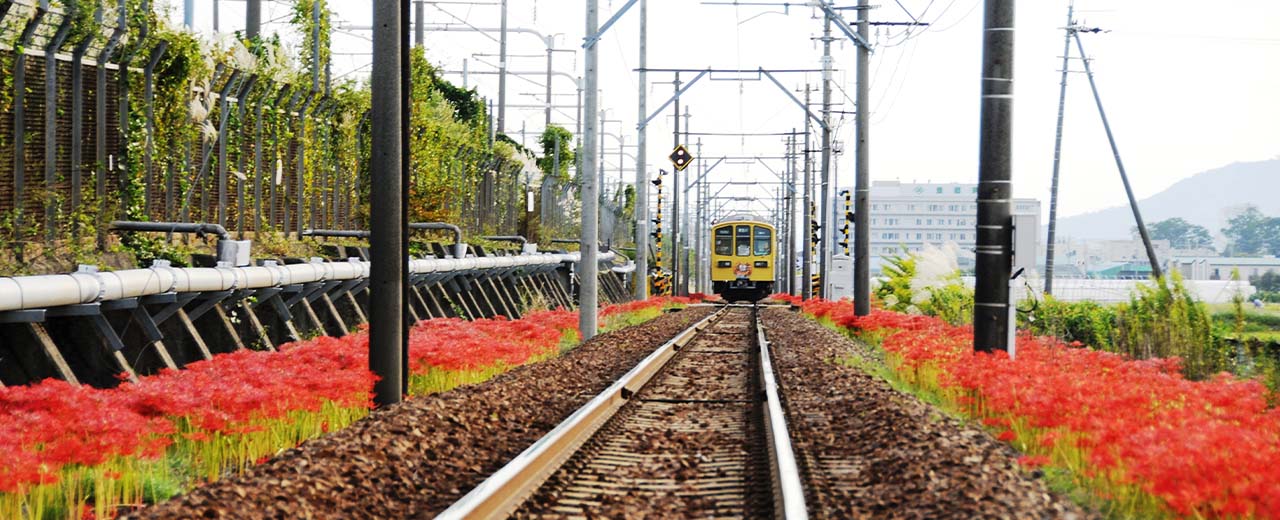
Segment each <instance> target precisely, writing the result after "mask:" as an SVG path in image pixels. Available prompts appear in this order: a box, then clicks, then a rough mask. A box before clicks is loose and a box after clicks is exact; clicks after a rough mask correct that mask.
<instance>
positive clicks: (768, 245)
mask: <svg viewBox="0 0 1280 520" xmlns="http://www.w3.org/2000/svg"><path fill="white" fill-rule="evenodd" d="M772 249H773V232H771V231H769V228H766V227H760V226H756V251H755V253H756V256H769V253H770V252H771V250H772Z"/></svg>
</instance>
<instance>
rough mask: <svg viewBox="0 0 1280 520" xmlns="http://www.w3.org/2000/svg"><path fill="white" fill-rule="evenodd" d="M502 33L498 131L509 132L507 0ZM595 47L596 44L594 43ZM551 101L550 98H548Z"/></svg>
mask: <svg viewBox="0 0 1280 520" xmlns="http://www.w3.org/2000/svg"><path fill="white" fill-rule="evenodd" d="M501 33H502V34H501V35H500V36H499V38H498V131H499V132H502V133H506V132H507V0H502V24H501ZM592 47H594V45H592ZM547 102H548V103H550V102H551V100H550V99H548V100H547Z"/></svg>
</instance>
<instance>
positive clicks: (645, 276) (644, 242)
mask: <svg viewBox="0 0 1280 520" xmlns="http://www.w3.org/2000/svg"><path fill="white" fill-rule="evenodd" d="M648 66H649V0H640V89H639V90H640V91H639V92H638V94H639V97H640V103H639V104H640V106H639V108H638V110H637V111H636V112H637V114H638V116H637V117H636V120H637V121H644V118H646V117H648V116H649V104H648V103H649V99H648V96H649V77H648V72H647V71H646V70H645V68H646V67H648ZM648 144H649V125H645V126H644V127H641V128H639V129H638V130H637V132H636V276H635V280H636V283H635V287H633V291H634V292H635V296H636V299H637V300H644V299H647V298H648V297H649V247H648V245H649V172H648V171H647V168H648V167H649V165H648V164H646V162H645V161H646V158H645V154H647V153H648Z"/></svg>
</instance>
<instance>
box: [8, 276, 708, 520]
mask: <svg viewBox="0 0 1280 520" xmlns="http://www.w3.org/2000/svg"><path fill="white" fill-rule="evenodd" d="M691 301H693V300H690V299H673V298H654V299H650V300H647V301H642V302H635V303H630V304H625V305H619V306H613V307H610V308H606V309H604V310H603V311H602V314H603V315H604V323H605V328H606V329H607V328H610V327H615V328H616V327H618V326H623V325H626V324H630V323H635V322H638V321H643V320H645V319H648V318H652V317H656V316H657V315H658V314H660V313H661V312H662V311H663V310H664V309H666V308H670V307H672V306H676V305H682V304H685V303H689V302H691ZM577 322H578V318H577V312H571V311H564V310H556V311H534V312H530V313H528V314H527V315H526V316H525V317H524V318H523V319H519V320H509V319H506V318H504V317H501V316H499V317H496V318H494V319H485V320H476V321H470V322H469V321H464V320H460V319H432V320H425V321H422V322H419V323H418V324H417V325H416V326H414V327H413V329H412V330H411V333H410V338H409V366H410V393H411V395H426V394H430V393H435V392H441V391H445V390H448V389H450V388H453V387H455V386H458V385H460V384H467V383H473V382H479V381H483V380H486V379H488V378H490V377H493V376H495V375H497V374H500V373H502V372H504V371H507V370H510V369H511V368H513V367H516V366H519V365H522V364H525V363H529V362H533V361H537V360H539V359H545V358H547V357H551V356H554V355H556V354H558V353H559V352H560V351H562V350H563V349H565V348H569V347H571V346H573V345H576V343H577V341H578V337H579V336H578V331H577ZM368 349H369V337H368V334H367V332H366V331H364V330H361V331H359V332H357V333H355V334H351V335H348V336H345V337H342V338H332V337H320V338H316V339H312V340H307V341H302V342H297V343H292V344H288V345H283V346H281V347H280V350H279V352H260V351H249V350H242V351H237V352H233V353H228V354H221V355H218V356H215V357H214V358H213V359H211V360H208V361H199V362H195V363H191V364H189V365H187V366H186V367H185V368H184V369H183V370H164V371H161V372H160V373H158V374H155V375H152V376H148V377H143V378H141V379H140V380H139V381H138V382H137V383H128V382H125V383H123V384H121V385H120V386H118V387H116V388H112V389H97V388H91V387H88V386H78V385H72V384H69V383H67V382H65V381H61V380H56V379H47V380H45V381H42V382H40V383H37V384H34V385H30V386H13V387H3V388H0V453H4V459H3V462H0V518H23V517H28V518H45V517H93V518H108V517H113V516H115V515H116V514H118V513H119V512H120V511H121V510H122V508H123V509H125V510H127V509H128V508H131V507H136V506H139V505H141V504H144V503H151V502H155V501H159V500H164V499H166V498H168V497H169V496H172V495H174V494H176V493H178V492H181V491H182V490H183V489H185V488H187V487H189V486H190V485H192V484H193V483H198V482H202V481H209V480H214V479H217V478H219V477H221V476H223V475H226V474H229V473H234V472H237V471H240V470H242V469H244V468H246V467H248V466H250V465H252V464H254V463H256V462H260V461H262V460H265V459H266V458H268V457H270V456H272V455H273V454H275V453H277V452H279V451H281V450H284V449H287V448H291V447H294V446H297V445H298V444H300V443H302V442H303V441H305V440H307V439H311V438H314V437H317V436H319V435H322V434H323V433H325V432H328V431H331V430H335V429H340V428H343V427H346V426H347V425H349V424H351V423H353V422H355V421H357V420H359V419H360V418H362V417H364V416H365V415H367V414H368V412H369V409H370V407H371V405H372V403H371V401H370V395H371V394H370V392H371V390H372V388H373V383H374V381H375V379H374V376H373V374H372V373H371V372H369V370H368V359H369V353H368Z"/></svg>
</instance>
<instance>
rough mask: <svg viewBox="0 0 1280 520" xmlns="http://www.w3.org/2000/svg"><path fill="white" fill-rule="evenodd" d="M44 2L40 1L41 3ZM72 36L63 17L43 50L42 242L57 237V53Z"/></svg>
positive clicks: (66, 19)
mask: <svg viewBox="0 0 1280 520" xmlns="http://www.w3.org/2000/svg"><path fill="white" fill-rule="evenodd" d="M45 2H47V0H43V1H41V4H44V3H45ZM70 34H71V19H70V18H68V17H67V16H66V15H63V17H62V20H60V21H59V22H58V29H57V31H55V32H54V34H53V38H52V39H51V40H50V41H49V45H48V46H46V47H45V48H44V187H45V190H46V191H47V194H46V200H45V206H44V227H45V229H44V232H45V241H47V242H49V243H50V244H52V243H53V241H54V240H55V239H56V238H57V227H58V226H57V218H58V202H59V200H58V197H55V196H53V192H54V186H55V185H56V184H57V182H58V57H57V53H58V50H59V49H61V48H62V44H63V43H65V42H66V41H67V36H70Z"/></svg>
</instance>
